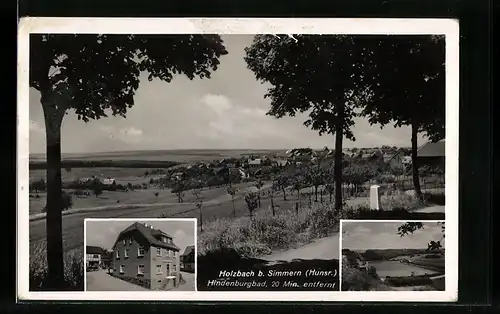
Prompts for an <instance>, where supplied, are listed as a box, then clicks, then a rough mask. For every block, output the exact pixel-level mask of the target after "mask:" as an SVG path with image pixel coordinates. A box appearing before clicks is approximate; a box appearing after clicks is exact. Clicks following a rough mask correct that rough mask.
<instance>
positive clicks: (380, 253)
mask: <svg viewBox="0 0 500 314" xmlns="http://www.w3.org/2000/svg"><path fill="white" fill-rule="evenodd" d="M430 253H432V254H433V255H435V254H438V253H444V249H441V250H433V251H432V252H429V251H427V250H426V249H377V250H366V251H364V252H355V251H351V250H349V249H343V250H342V254H343V255H345V256H347V257H348V258H349V257H355V258H358V259H362V260H365V261H382V260H389V259H391V258H394V257H398V256H410V255H415V254H430Z"/></svg>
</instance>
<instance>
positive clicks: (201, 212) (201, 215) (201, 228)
mask: <svg viewBox="0 0 500 314" xmlns="http://www.w3.org/2000/svg"><path fill="white" fill-rule="evenodd" d="M199 209H200V232H203V211H202V210H201V206H200V207H199Z"/></svg>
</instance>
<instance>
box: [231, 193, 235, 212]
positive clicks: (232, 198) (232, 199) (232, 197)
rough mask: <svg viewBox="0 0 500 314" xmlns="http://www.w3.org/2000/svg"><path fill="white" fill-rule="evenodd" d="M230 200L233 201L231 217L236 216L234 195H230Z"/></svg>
mask: <svg viewBox="0 0 500 314" xmlns="http://www.w3.org/2000/svg"><path fill="white" fill-rule="evenodd" d="M231 201H232V202H233V217H236V207H235V206H234V196H231Z"/></svg>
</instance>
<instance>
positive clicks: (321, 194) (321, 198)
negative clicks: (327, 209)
mask: <svg viewBox="0 0 500 314" xmlns="http://www.w3.org/2000/svg"><path fill="white" fill-rule="evenodd" d="M319 196H320V202H321V204H323V190H321V191H319Z"/></svg>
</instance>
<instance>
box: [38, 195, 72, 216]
mask: <svg viewBox="0 0 500 314" xmlns="http://www.w3.org/2000/svg"><path fill="white" fill-rule="evenodd" d="M61 205H62V210H63V211H66V210H68V209H70V208H72V207H73V197H72V196H71V195H70V194H69V193H68V192H66V191H62V195H61ZM46 212H47V206H45V207H44V208H43V209H42V213H46Z"/></svg>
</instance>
